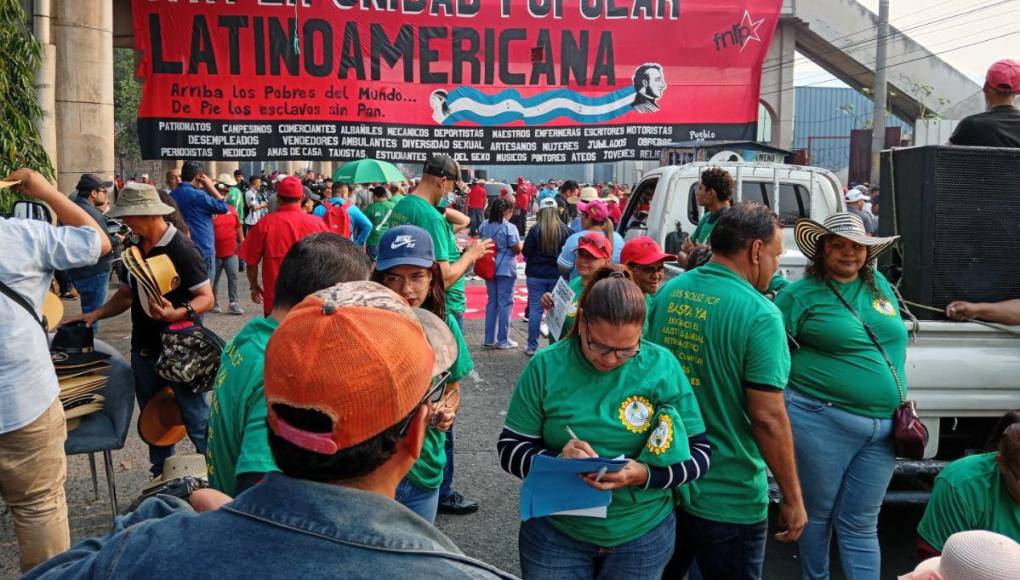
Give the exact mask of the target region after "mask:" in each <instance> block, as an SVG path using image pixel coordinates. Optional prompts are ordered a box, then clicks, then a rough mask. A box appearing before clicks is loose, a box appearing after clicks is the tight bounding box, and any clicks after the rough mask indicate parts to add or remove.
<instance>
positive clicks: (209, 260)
mask: <svg viewBox="0 0 1020 580" xmlns="http://www.w3.org/2000/svg"><path fill="white" fill-rule="evenodd" d="M202 261H203V262H205V274H206V276H208V280H209V281H210V282H212V280H213V276H215V275H216V254H213V255H211V256H208V257H206V256H202Z"/></svg>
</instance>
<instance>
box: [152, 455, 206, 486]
mask: <svg viewBox="0 0 1020 580" xmlns="http://www.w3.org/2000/svg"><path fill="white" fill-rule="evenodd" d="M189 476H190V477H194V478H196V479H202V480H207V479H208V478H209V468H208V467H207V465H206V462H205V456H204V455H201V454H199V453H181V454H179V455H171V456H170V457H167V458H166V461H164V462H163V473H162V475H160V476H159V477H157V478H155V479H153V480H152V481H150V482H149V483H147V484H145V487H143V488H142V493H148V492H150V491H151V490H154V489H156V488H158V487H159V486H161V485H163V484H165V483H169V482H171V481H173V480H175V479H180V478H182V477H189Z"/></svg>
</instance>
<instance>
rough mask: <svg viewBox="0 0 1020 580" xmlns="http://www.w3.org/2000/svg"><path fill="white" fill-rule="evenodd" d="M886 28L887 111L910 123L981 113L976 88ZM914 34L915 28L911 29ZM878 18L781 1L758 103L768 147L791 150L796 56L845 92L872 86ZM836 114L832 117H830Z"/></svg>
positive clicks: (822, 2) (850, 8) (824, 0)
mask: <svg viewBox="0 0 1020 580" xmlns="http://www.w3.org/2000/svg"><path fill="white" fill-rule="evenodd" d="M911 28H915V27H914V26H908V27H906V29H905V30H898V29H897V28H895V27H892V26H890V35H889V37H888V39H887V40H888V64H887V74H888V79H889V80H888V83H889V89H888V90H889V110H890V111H891V112H892V113H894V114H895V115H897V116H899V117H900V118H902V119H904V120H907V121H909V122H911V123H917V122H919V121H921V122H923V120H924V117H925V113H926V112H930V111H937V112H939V113H940V114H941V115H942V116H943V117H945V118H946V119H950V120H953V119H955V120H958V119H962V118H963V117H965V116H967V115H970V114H973V113H977V112H980V111H982V110H983V109H984V97H983V95H982V94H981V86H980V85H979V84H977V83H975V82H974V81H972V80H971V79H970V78H968V77H967V76H966V75H964V74H963V73H962V72H960V71H959V70H957V69H955V68H953V67H952V66H950V65H949V64H948V63H946V62H945V61H944V60H942V59H941V58H939V57H938V55H937V54H935V53H934V52H932V51H930V50H929V49H927V48H925V47H924V46H922V45H921V44H919V43H917V42H916V41H914V40H913V39H911V38H910V36H909V35H910V29H911ZM917 28H920V27H917ZM877 33H878V15H877V14H875V13H873V12H871V11H870V10H868V9H867V8H865V7H864V6H863V5H862V4H860V3H859V2H857V0H784V2H783V9H782V12H781V19H780V21H779V26H778V27H777V28H776V34H775V36H774V37H773V39H772V45H771V46H770V47H769V52H768V56H767V57H766V59H765V64H764V66H763V69H762V80H761V101H762V104H764V105H765V107H766V109H767V110H768V111H769V114H770V115H771V117H772V119H771V122H772V133H771V134H772V144H773V145H777V146H779V147H782V148H784V149H791V148H792V145H793V124H794V115H793V108H794V103H793V93H794V91H793V66H794V59H795V56H796V52H799V53H801V54H802V55H803V56H804V57H806V58H807V59H808V60H810V61H812V62H814V63H815V64H817V65H818V66H820V67H821V68H823V69H825V70H826V71H828V72H829V73H830V74H832V75H833V76H834V77H836V78H837V79H839V80H841V81H843V82H844V83H846V84H847V85H849V86H850V87H852V88H854V89H856V90H858V91H862V92H866V93H867V92H869V91H870V89H871V88H872V87H874V86H875V49H876V46H877V41H876V36H877ZM834 114H835V111H834Z"/></svg>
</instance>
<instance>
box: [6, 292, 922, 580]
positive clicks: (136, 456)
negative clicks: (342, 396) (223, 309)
mask: <svg viewBox="0 0 1020 580" xmlns="http://www.w3.org/2000/svg"><path fill="white" fill-rule="evenodd" d="M476 283H477V282H476ZM522 283H523V282H522ZM224 286H225V283H222V284H221V295H222V293H225V288H224ZM240 286H241V287H242V288H246V287H247V283H246V282H244V281H243V280H242V281H241V283H240ZM241 302H242V305H243V306H244V307H245V310H246V312H247V313H246V314H245V315H244V316H230V315H224V314H211V315H209V316H207V317H206V324H207V325H208V326H209V327H210V328H212V329H213V330H215V331H216V332H218V333H219V334H220V335H221V336H223V337H225V338H229V337H232V336H233V335H234V334H235V333H236V332H237V331H238V330H239V329H240V328H241V327H242V326H243V325H244V324H245V323H246V322H247V321H248V320H250V319H251V318H252V317H253V316H254V315H255V314H256V313H257V312H258V311H259V308H258V307H256V306H254V305H252V304H251V302H250V301H249V300H248V299H247V296H244V297H243V299H242V301H241ZM65 304H66V306H67V315H72V314H73V313H75V312H76V311H77V303H65ZM511 333H512V334H511V336H512V338H513V339H514V340H516V341H517V342H518V343H520V344H521V345H522V347H523V345H524V344H525V341H526V335H527V327H526V324H525V323H523V322H522V321H519V320H517V321H515V322H514V323H513V324H512V330H511ZM482 334H483V321H481V320H468V321H467V322H466V332H465V335H466V339H467V342H468V346H469V347H470V348H471V351H472V354H473V356H474V360H475V365H476V374H475V375H474V376H472V377H471V378H469V379H468V380H467V381H465V388H464V402H463V407H462V411H461V413H460V416H459V418H458V423H457V445H456V466H457V467H456V483H455V487H456V489H457V490H459V491H461V492H462V493H464V494H465V495H467V496H468V497H470V498H472V499H476V500H478V501H480V502H481V505H482V508H481V510H480V511H479V512H477V513H475V514H472V515H468V516H444V515H440V516H439V519H438V521H437V526H438V527H439V528H440V529H441V530H442V531H443V532H445V533H446V534H447V535H449V536H450V537H451V538H452V539H453V540H454V541H455V542H456V543H457V544H458V545H459V546H460V547H461V548H462V549H463V550H464V551H465V552H466V553H467V554H469V555H471V556H473V557H476V558H478V559H481V560H484V561H486V562H489V563H491V564H494V565H496V566H498V567H500V568H502V569H504V570H508V571H511V572H513V573H515V574H519V573H520V569H519V567H518V557H517V528H518V509H517V500H518V489H519V485H520V484H519V482H518V481H517V480H516V479H514V478H513V477H511V476H509V475H508V474H506V473H504V472H503V471H502V470H500V469H499V466H498V464H497V460H496V452H495V444H496V439H497V436H498V434H499V431H500V430H501V428H502V425H503V418H504V415H505V410H506V407H507V404H508V402H509V400H510V395H511V392H512V390H513V387H514V384H515V382H516V379H517V376H518V375H519V373H520V371H521V369H522V368H523V366H524V364H525V363H526V361H527V357H526V356H525V355H524V352H523V350H522V349H518V350H512V351H493V350H484V349H482ZM129 336H130V321H129V319H128V315H126V314H125V315H122V316H120V317H118V318H116V319H113V320H109V321H104V322H103V327H102V330H101V331H100V335H99V338H101V339H102V340H104V341H106V342H108V343H110V344H112V345H113V346H115V347H116V348H118V349H119V350H121V352H125V353H126V352H127V349H128V339H129ZM178 449H179V450H182V449H183V450H185V451H187V450H190V444H189V443H186V442H182V443H181V444H178ZM113 457H114V471H115V478H116V482H117V492H118V500H119V501H118V503H119V506H120V508H121V509H123V508H125V507H126V506H127V505H128V504H130V503H131V501H132V500H133V499H134V498H135V497H136V496H137V494H138V493H139V492H140V490H141V488H142V486H143V485H144V483H145V482H146V480H147V478H148V471H147V467H148V460H147V454H146V450H145V447H144V446H143V445H142V443H141V441H140V440H139V438H138V436H137V434H136V433H135V432H134V431H133V430H132V432H131V433H130V434H129V436H128V442H127V445H126V447H125V448H124V449H123V450H120V451H116V452H114V455H113ZM98 463H99V496H98V499H97V498H95V497H94V496H93V491H92V483H91V478H90V475H89V466H88V459H87V457H85V456H74V457H70V458H68V477H67V483H66V486H65V487H66V490H67V496H68V504H69V512H70V522H71V536H72V544H73V543H77V542H79V541H81V540H83V539H86V538H89V537H94V536H98V535H102V534H104V533H105V532H106V531H108V529H109V525H110V504H109V499H108V496H107V492H106V489H105V487H106V486H105V480H104V476H103V468H102V461H101V457H100V461H99V462H98ZM804 483H805V485H810V482H804ZM0 511H2V512H3V514H4V515H2V516H0V578H14V577H16V576H17V571H18V567H17V543H16V541H15V539H14V530H13V525H12V522H11V519H10V515H9V514H7V513H6V509H5V506H3V505H2V503H0ZM919 518H920V510H918V509H917V508H906V509H904V508H899V509H887V510H885V511H883V514H882V518H881V522H880V537H881V545H882V549H883V553H884V555H885V561H884V564H883V573H882V577H883V578H893V577H895V575H896V574H902V573H904V572H905V571H908V570H910V569H912V568H913V565H912V563H911V552H912V550H913V542H914V530H915V529H916V524H917V521H918V519H919ZM834 558H835V556H834ZM838 568H839V567H838V565H834V566H833V569H834V573H833V577H834V578H842V575H841V574H840V573H839V570H838ZM797 577H799V565H798V563H797V556H796V548H795V547H792V546H787V545H779V544H776V543H775V542H771V543H770V544H769V547H768V550H767V555H766V570H765V578H768V579H787V578H797Z"/></svg>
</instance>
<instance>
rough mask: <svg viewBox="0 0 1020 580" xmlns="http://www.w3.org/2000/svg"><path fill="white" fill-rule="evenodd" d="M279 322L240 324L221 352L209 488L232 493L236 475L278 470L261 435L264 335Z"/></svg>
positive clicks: (212, 415) (209, 455)
mask: <svg viewBox="0 0 1020 580" xmlns="http://www.w3.org/2000/svg"><path fill="white" fill-rule="evenodd" d="M277 326H279V322H277V321H276V320H275V319H273V318H256V319H254V320H252V321H251V322H249V323H248V324H247V325H245V327H244V328H242V329H241V331H240V332H238V333H237V335H236V336H235V337H234V339H233V340H231V341H230V343H228V344H227V346H226V348H224V349H223V354H222V355H221V356H220V370H219V372H218V373H217V375H216V382H215V383H214V384H213V390H212V395H211V400H210V410H209V428H208V431H207V438H208V449H207V450H206V454H205V460H206V465H207V467H208V469H209V487H212V488H213V489H217V490H219V491H222V492H223V493H225V494H227V495H229V496H231V497H233V496H234V494H235V491H236V489H235V487H234V486H235V483H236V478H237V476H238V475H240V474H242V473H266V472H270V471H278V470H277V468H276V462H274V461H273V454H272V452H271V451H270V450H269V439H268V435H267V433H266V395H265V391H264V390H263V384H262V369H263V366H264V361H265V356H266V345H267V344H268V343H269V336H270V335H271V334H273V331H274V330H276V327H277Z"/></svg>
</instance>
